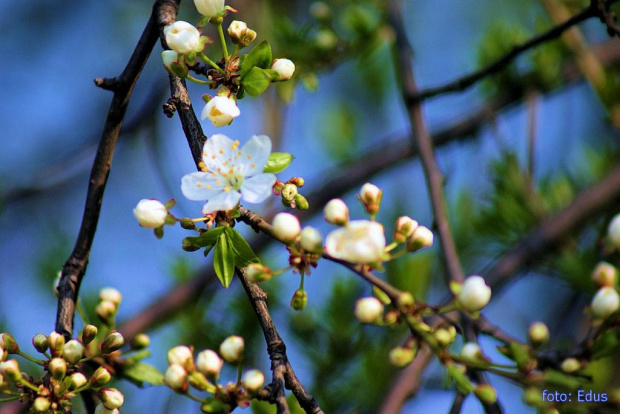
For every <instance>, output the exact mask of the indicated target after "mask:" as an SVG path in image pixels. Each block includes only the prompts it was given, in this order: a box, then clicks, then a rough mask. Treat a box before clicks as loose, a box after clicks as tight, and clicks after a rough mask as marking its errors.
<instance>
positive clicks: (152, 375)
mask: <svg viewBox="0 0 620 414" xmlns="http://www.w3.org/2000/svg"><path fill="white" fill-rule="evenodd" d="M121 375H122V376H123V377H124V378H126V379H128V380H129V381H131V382H133V383H134V384H136V385H137V386H138V387H144V386H145V383H146V384H149V385H164V374H163V373H162V372H160V371H159V370H158V369H157V368H155V367H154V366H152V365H149V364H145V363H143V362H140V363H138V364H134V365H131V366H129V367H127V368H123V371H122V374H121Z"/></svg>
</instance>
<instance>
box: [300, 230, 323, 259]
mask: <svg viewBox="0 0 620 414" xmlns="http://www.w3.org/2000/svg"><path fill="white" fill-rule="evenodd" d="M299 245H300V246H301V248H302V249H304V250H305V251H307V252H310V253H321V252H322V251H323V237H322V236H321V232H319V231H318V230H317V229H315V228H314V227H310V226H308V227H306V228H304V229H303V230H302V231H301V237H300V239H299Z"/></svg>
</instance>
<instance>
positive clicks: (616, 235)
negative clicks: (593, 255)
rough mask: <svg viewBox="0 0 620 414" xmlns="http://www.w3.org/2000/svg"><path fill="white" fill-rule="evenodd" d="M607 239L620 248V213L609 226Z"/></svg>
mask: <svg viewBox="0 0 620 414" xmlns="http://www.w3.org/2000/svg"><path fill="white" fill-rule="evenodd" d="M607 239H608V240H609V242H610V243H611V244H612V246H613V247H615V248H616V249H617V250H620V214H616V215H615V216H614V218H613V219H611V221H610V222H609V227H607Z"/></svg>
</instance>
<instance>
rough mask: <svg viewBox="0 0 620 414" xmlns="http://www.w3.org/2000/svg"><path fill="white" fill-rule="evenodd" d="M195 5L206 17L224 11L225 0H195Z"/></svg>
mask: <svg viewBox="0 0 620 414" xmlns="http://www.w3.org/2000/svg"><path fill="white" fill-rule="evenodd" d="M194 5H195V6H196V9H198V13H200V14H202V15H203V16H205V17H214V16H217V15H220V14H222V12H223V11H224V0H194Z"/></svg>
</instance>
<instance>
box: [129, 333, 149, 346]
mask: <svg viewBox="0 0 620 414" xmlns="http://www.w3.org/2000/svg"><path fill="white" fill-rule="evenodd" d="M150 344H151V338H149V336H148V335H147V334H145V333H139V334H137V335H136V336H134V337H133V338H131V340H130V341H129V346H131V349H144V348H148V346H149V345H150Z"/></svg>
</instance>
